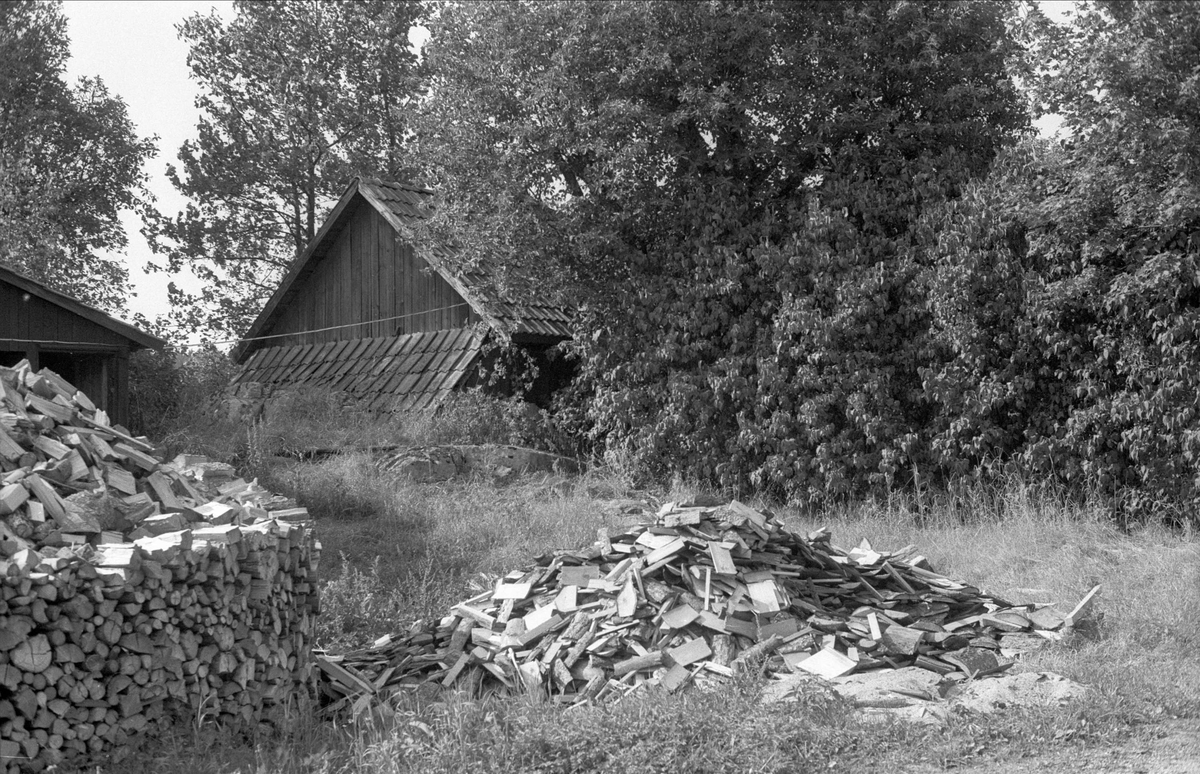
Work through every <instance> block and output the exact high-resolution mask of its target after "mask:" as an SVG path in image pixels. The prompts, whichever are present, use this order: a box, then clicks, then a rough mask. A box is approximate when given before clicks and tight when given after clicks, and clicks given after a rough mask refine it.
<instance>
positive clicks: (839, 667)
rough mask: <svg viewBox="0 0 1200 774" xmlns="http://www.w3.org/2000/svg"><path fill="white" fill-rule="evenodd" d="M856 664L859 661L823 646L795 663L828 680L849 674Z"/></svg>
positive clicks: (796, 665) (806, 670)
mask: <svg viewBox="0 0 1200 774" xmlns="http://www.w3.org/2000/svg"><path fill="white" fill-rule="evenodd" d="M856 666H858V662H857V661H854V660H852V659H851V658H850V657H849V656H846V655H844V654H842V653H839V652H838V651H836V650H834V649H832V648H823V649H822V650H819V651H817V652H816V653H815V654H813V655H811V656H809V657H808V658H806V659H802V660H800V661H799V662H798V663H796V664H795V667H797V668H799V669H803V670H804V671H805V672H811V673H812V674H814V675H818V676H820V677H824V678H825V679H826V680H832V679H833V678H835V677H841V676H842V675H845V674H849V673H850V672H853V671H854V668H855V667H856Z"/></svg>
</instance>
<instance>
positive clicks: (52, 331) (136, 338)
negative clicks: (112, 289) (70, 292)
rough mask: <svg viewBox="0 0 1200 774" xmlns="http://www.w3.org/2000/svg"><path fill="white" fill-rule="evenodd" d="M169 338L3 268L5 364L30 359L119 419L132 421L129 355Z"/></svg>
mask: <svg viewBox="0 0 1200 774" xmlns="http://www.w3.org/2000/svg"><path fill="white" fill-rule="evenodd" d="M164 346H166V342H164V341H163V340H162V339H158V338H155V337H154V336H151V335H149V334H148V333H144V332H142V331H140V330H138V329H137V328H135V327H133V326H132V325H129V324H127V323H123V322H121V321H120V320H118V319H116V318H114V317H110V316H109V315H107V314H105V313H104V312H101V311H100V310H98V309H93V308H92V307H90V306H88V305H87V304H84V303H82V302H80V301H78V300H76V299H74V298H72V297H70V296H67V295H64V294H62V293H59V292H58V291H55V290H51V289H50V288H48V287H46V286H45V285H42V284H41V283H39V282H35V281H34V280H32V279H30V278H29V277H26V276H24V275H23V274H19V273H17V272H15V271H12V270H11V269H7V268H5V267H3V266H0V366H13V365H16V364H17V363H19V362H20V361H21V360H23V359H28V360H29V363H30V365H31V366H33V368H34V370H40V369H42V368H49V369H50V370H51V371H54V372H55V373H57V374H58V375H60V376H62V377H63V378H64V379H66V380H67V381H69V382H71V383H72V384H73V385H75V386H76V387H77V388H79V389H80V390H82V391H83V392H84V394H86V395H87V396H88V397H89V398H91V400H92V402H94V403H95V404H96V407H97V408H101V409H104V411H105V412H106V413H107V414H108V416H109V418H110V419H111V420H112V421H113V422H116V423H119V424H125V423H127V422H128V421H129V353H131V352H133V351H135V350H138V349H146V348H149V349H162V348H163V347H164Z"/></svg>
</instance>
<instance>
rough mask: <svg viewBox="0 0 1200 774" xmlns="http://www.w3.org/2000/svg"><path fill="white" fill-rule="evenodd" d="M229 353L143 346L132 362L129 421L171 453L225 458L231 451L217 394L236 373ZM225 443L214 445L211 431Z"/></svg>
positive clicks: (230, 443) (132, 358)
mask: <svg viewBox="0 0 1200 774" xmlns="http://www.w3.org/2000/svg"><path fill="white" fill-rule="evenodd" d="M233 370H234V366H233V364H232V363H231V362H230V361H229V358H228V357H227V356H226V355H225V354H224V353H222V352H219V351H217V350H215V349H211V348H206V349H193V350H177V349H174V348H172V347H167V348H165V349H163V350H162V351H161V352H160V351H155V350H139V351H137V352H135V353H133V355H131V356H130V362H129V410H130V415H131V416H130V424H131V426H132V429H133V430H134V432H137V433H142V434H144V435H146V436H148V437H149V438H150V439H151V440H152V441H153V442H155V443H157V444H160V445H161V446H162V447H163V450H164V451H165V452H166V453H168V454H170V452H179V451H188V452H195V453H206V454H211V455H213V456H216V457H219V458H227V457H228V456H229V455H230V454H231V453H232V450H233V439H232V438H230V437H229V435H230V433H229V430H230V429H229V428H228V427H216V426H215V425H218V424H219V423H218V422H216V421H215V420H214V417H215V408H216V407H215V406H214V404H213V401H214V398H215V396H219V395H220V394H221V393H222V391H223V390H224V389H225V387H226V385H228V384H229V380H230V378H231V377H232V376H233ZM214 431H215V434H217V435H223V436H225V439H226V441H227V443H226V444H223V445H217V446H214V445H213V443H212V435H213V434H214Z"/></svg>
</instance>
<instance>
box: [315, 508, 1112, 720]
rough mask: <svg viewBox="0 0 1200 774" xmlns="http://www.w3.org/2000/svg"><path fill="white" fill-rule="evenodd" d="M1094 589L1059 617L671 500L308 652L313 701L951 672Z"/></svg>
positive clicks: (747, 518)
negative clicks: (380, 632) (317, 680)
mask: <svg viewBox="0 0 1200 774" xmlns="http://www.w3.org/2000/svg"><path fill="white" fill-rule="evenodd" d="M1094 594H1095V590H1093V593H1092V594H1089V595H1088V598H1087V599H1086V600H1085V602H1084V603H1081V604H1080V605H1079V606H1078V607H1076V609H1075V610H1073V611H1072V612H1071V613H1069V614H1062V613H1059V612H1057V611H1055V610H1054V609H1053V608H1052V607H1048V606H1041V605H1014V604H1011V603H1008V602H1005V601H1003V600H1001V599H998V598H996V597H994V596H989V595H987V594H984V593H983V592H981V591H980V590H979V589H977V588H974V587H972V586H970V585H968V584H965V583H960V582H957V581H954V580H951V579H950V578H947V577H945V576H943V575H941V574H939V573H937V572H934V571H933V570H932V569H931V568H930V567H929V563H928V562H927V561H926V560H925V558H924V557H921V556H920V555H918V554H917V552H916V549H915V548H914V547H912V546H908V547H906V548H903V549H901V550H899V551H894V552H885V551H875V550H872V548H871V547H870V545H869V544H867V543H865V542H864V543H862V544H861V545H859V546H858V547H856V548H854V549H851V550H849V551H847V550H843V549H840V548H838V547H837V546H835V545H833V543H832V541H831V538H830V535H829V533H827V532H825V531H818V532H815V533H812V534H810V535H807V536H802V535H799V534H796V533H794V532H791V531H790V530H788V529H787V528H786V527H785V526H784V525H783V524H782V523H781V522H779V521H778V520H777V519H775V518H774V517H772V516H770V515H768V514H763V513H760V512H758V511H755V510H754V509H752V508H749V507H747V506H745V505H743V504H741V503H738V502H736V501H735V502H732V503H728V504H724V505H693V504H686V503H685V504H676V503H668V504H667V505H665V506H664V507H663V508H662V510H661V511H660V512H659V513H658V514H657V517H656V519H655V520H654V522H653V523H650V524H643V525H641V526H638V527H635V528H633V529H630V530H629V531H627V532H624V533H622V534H619V535H613V536H610V535H608V534H607V533H606V532H605V531H603V530H602V531H601V533H600V535H599V540H597V541H596V543H595V544H594V545H593V546H591V547H590V548H589V549H587V550H584V551H558V552H554V553H551V554H547V555H545V556H542V557H540V558H539V559H538V560H537V561H536V563H535V564H533V565H531V566H529V567H527V568H525V569H523V570H519V571H516V572H513V573H510V574H509V575H507V576H505V577H503V578H501V579H499V580H498V581H497V583H496V584H495V586H494V587H492V588H489V589H488V590H486V591H485V592H484V593H482V594H479V595H478V596H475V597H473V598H471V599H467V600H465V601H464V602H462V603H460V604H458V605H456V606H455V607H454V608H453V610H451V611H450V614H449V615H447V616H445V617H444V618H442V619H441V620H439V621H435V622H431V623H428V624H423V623H421V622H418V623H417V624H415V625H414V626H413V627H412V628H411V629H409V630H408V631H406V632H403V633H399V634H395V635H389V636H387V637H384V638H382V639H380V640H379V641H377V642H376V643H375V644H374V646H372V647H370V648H367V649H365V650H361V651H357V652H352V653H346V654H343V655H319V656H318V658H317V664H318V666H319V667H320V669H321V671H322V673H323V680H322V688H323V693H324V695H325V697H326V700H327V702H329V703H331V705H332V706H333V707H346V708H350V709H353V710H355V711H362V710H365V709H369V708H370V707H372V706H373V705H374V704H375V703H377V702H379V701H381V700H383V699H385V698H386V697H388V696H389V695H391V694H393V693H397V692H402V691H405V690H412V689H415V688H417V687H419V686H421V685H425V684H431V683H432V684H434V685H437V686H441V687H444V688H447V689H453V690H467V691H469V692H471V693H475V694H479V693H486V692H489V691H496V692H506V691H531V692H536V693H540V694H542V695H545V696H549V697H551V698H552V699H553V700H555V701H561V702H565V703H568V704H575V703H580V702H585V701H589V700H593V699H597V698H604V697H606V696H608V697H621V696H624V695H626V694H628V693H630V692H631V691H634V690H637V689H639V688H649V687H651V686H657V687H659V688H660V689H665V690H667V691H671V692H674V691H678V690H680V689H681V688H683V687H684V686H686V685H687V684H689V683H691V682H693V681H721V680H724V679H727V678H729V677H731V676H733V675H734V674H735V673H736V672H737V671H738V670H739V669H740V668H754V669H759V668H767V669H771V670H776V671H788V670H792V671H807V672H811V673H814V674H816V675H820V676H822V677H826V678H834V677H838V676H840V675H843V674H848V673H850V672H853V671H863V670H870V669H881V668H885V669H886V668H900V667H905V666H917V667H922V668H925V669H928V670H931V671H934V672H938V673H941V674H943V675H946V676H947V679H956V678H957V679H966V678H969V677H979V676H984V675H987V674H991V673H996V672H1000V671H1002V670H1004V669H1005V668H1007V667H1008V666H1010V665H1011V664H1012V663H1013V661H1012V656H1013V654H1014V653H1015V652H1018V651H1021V650H1026V649H1028V645H1029V644H1030V640H1033V641H1042V642H1044V641H1045V640H1053V639H1058V638H1060V637H1061V632H1062V630H1063V628H1064V627H1067V626H1070V625H1072V624H1073V623H1074V622H1075V621H1077V620H1079V619H1080V618H1081V617H1082V616H1083V615H1084V614H1085V612H1086V609H1087V605H1088V604H1089V603H1090V601H1091V599H1092V598H1093V597H1094Z"/></svg>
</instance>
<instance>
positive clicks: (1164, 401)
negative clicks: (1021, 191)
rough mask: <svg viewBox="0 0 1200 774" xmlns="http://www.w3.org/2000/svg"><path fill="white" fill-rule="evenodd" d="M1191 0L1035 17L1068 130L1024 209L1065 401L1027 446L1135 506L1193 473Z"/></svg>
mask: <svg viewBox="0 0 1200 774" xmlns="http://www.w3.org/2000/svg"><path fill="white" fill-rule="evenodd" d="M1198 30H1200V7H1197V6H1196V5H1194V4H1191V3H1158V2H1099V3H1081V4H1079V7H1078V9H1077V15H1076V18H1075V20H1074V23H1073V24H1071V25H1066V26H1062V27H1056V26H1053V25H1050V24H1043V26H1042V27H1041V29H1040V30H1038V38H1037V41H1038V44H1039V47H1040V49H1041V50H1042V51H1043V52H1044V53H1045V56H1044V58H1043V67H1042V68H1041V69H1040V70H1039V71H1037V72H1036V75H1037V78H1036V80H1035V81H1034V86H1035V95H1036V97H1037V99H1038V101H1039V103H1040V104H1041V105H1042V106H1043V107H1044V109H1047V110H1052V111H1056V112H1058V113H1060V114H1061V115H1062V116H1063V119H1064V127H1065V129H1066V131H1067V133H1068V134H1069V138H1068V139H1067V140H1066V141H1064V142H1063V144H1062V148H1061V150H1060V151H1059V153H1060V155H1061V171H1060V172H1059V173H1058V174H1057V175H1056V176H1055V179H1054V181H1053V184H1050V185H1043V186H1042V189H1043V190H1042V195H1041V196H1040V197H1038V198H1037V200H1036V201H1037V203H1038V206H1037V208H1036V210H1035V211H1034V212H1033V213H1032V217H1030V218H1028V223H1029V227H1030V231H1029V251H1030V253H1031V254H1033V255H1035V256H1037V257H1038V260H1039V261H1041V262H1042V263H1043V264H1044V266H1045V269H1044V272H1043V274H1044V280H1045V290H1044V293H1043V295H1042V298H1041V299H1040V304H1039V306H1038V307H1037V308H1036V309H1035V310H1034V311H1035V312H1036V321H1037V324H1038V328H1037V332H1038V334H1039V335H1040V338H1041V341H1042V344H1043V347H1044V348H1046V349H1047V350H1048V351H1050V352H1052V353H1054V354H1055V356H1056V358H1057V360H1058V371H1059V374H1060V377H1061V379H1062V380H1063V381H1065V382H1069V383H1070V384H1071V385H1072V387H1073V389H1074V400H1073V401H1072V402H1071V404H1070V406H1069V416H1068V417H1067V418H1066V420H1065V422H1064V423H1063V425H1062V428H1061V431H1060V432H1059V433H1058V434H1057V435H1055V436H1053V437H1047V438H1045V439H1044V440H1043V441H1041V442H1040V443H1039V445H1038V448H1039V450H1040V455H1039V459H1041V460H1042V461H1043V463H1044V464H1045V466H1046V467H1050V463H1051V462H1053V461H1056V460H1058V461H1065V463H1066V464H1065V465H1064V464H1062V462H1060V463H1059V467H1060V468H1065V469H1066V470H1067V471H1068V472H1069V473H1070V474H1071V476H1072V477H1074V478H1075V479H1076V480H1080V481H1088V482H1090V483H1094V484H1098V485H1100V486H1101V487H1103V488H1104V489H1105V490H1107V491H1109V492H1113V493H1121V492H1123V493H1124V496H1126V497H1127V499H1128V500H1129V503H1128V504H1129V505H1130V506H1131V507H1132V508H1133V510H1134V512H1137V511H1144V510H1146V509H1147V508H1149V507H1150V506H1153V505H1162V504H1166V503H1176V504H1178V503H1185V502H1188V501H1193V502H1194V501H1195V499H1196V498H1197V496H1198V495H1200V493H1198V492H1197V490H1196V483H1197V481H1198V480H1200V479H1198V478H1197V476H1198V475H1200V397H1198V396H1200V376H1198V374H1197V369H1196V367H1195V364H1196V363H1197V362H1200V361H1198V360H1197V358H1198V357H1200V259H1198V253H1200V123H1198V122H1197V120H1196V118H1197V116H1198V115H1200V92H1197V89H1196V75H1195V73H1197V72H1200V33H1198Z"/></svg>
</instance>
